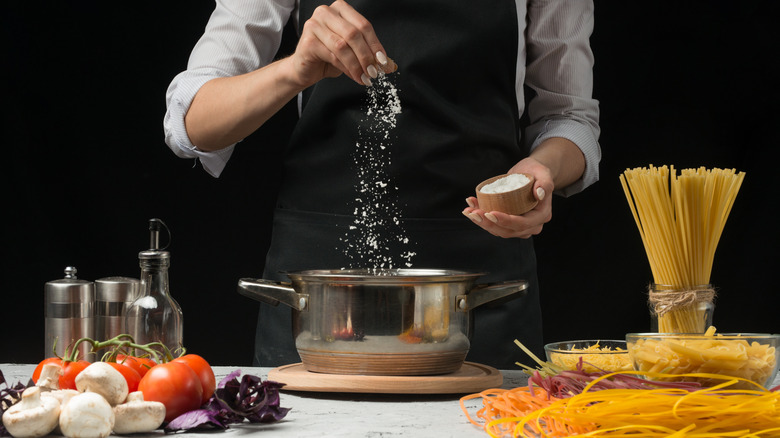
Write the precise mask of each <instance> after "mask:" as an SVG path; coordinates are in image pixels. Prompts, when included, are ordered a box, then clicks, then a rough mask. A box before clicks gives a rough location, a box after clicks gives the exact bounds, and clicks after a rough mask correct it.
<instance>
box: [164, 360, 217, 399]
mask: <svg viewBox="0 0 780 438" xmlns="http://www.w3.org/2000/svg"><path fill="white" fill-rule="evenodd" d="M173 362H181V363H183V364H185V365H187V366H188V367H190V368H192V370H193V371H195V374H197V375H198V378H199V379H200V383H201V385H202V386H203V399H202V400H201V404H204V403H206V402H207V401H209V399H210V398H211V396H212V395H213V394H214V391H215V390H216V389H217V379H216V377H215V376H214V370H212V369H211V365H209V363H208V362H206V359H204V358H202V357H200V356H198V355H197V354H185V355H184V356H181V357H177V358H176V359H174V360H173Z"/></svg>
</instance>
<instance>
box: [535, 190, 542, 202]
mask: <svg viewBox="0 0 780 438" xmlns="http://www.w3.org/2000/svg"><path fill="white" fill-rule="evenodd" d="M536 197H537V198H539V200H540V201H541V200H542V199H544V189H543V188H541V187H537V188H536Z"/></svg>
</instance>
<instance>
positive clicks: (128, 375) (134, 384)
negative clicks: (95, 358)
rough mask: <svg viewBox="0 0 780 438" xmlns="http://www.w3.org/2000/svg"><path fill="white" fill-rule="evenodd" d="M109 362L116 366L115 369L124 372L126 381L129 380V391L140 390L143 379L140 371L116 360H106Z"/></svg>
mask: <svg viewBox="0 0 780 438" xmlns="http://www.w3.org/2000/svg"><path fill="white" fill-rule="evenodd" d="M106 363H107V364H109V365H111V366H112V367H114V369H115V370H117V371H119V372H120V373H122V377H124V378H125V381H126V382H127V391H128V392H135V391H138V383H139V382H140V381H141V375H140V374H138V372H137V371H136V370H134V369H132V368H130V367H129V366H125V365H122V364H121V363H116V362H106Z"/></svg>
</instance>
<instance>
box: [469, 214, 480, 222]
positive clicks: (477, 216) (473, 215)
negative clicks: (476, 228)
mask: <svg viewBox="0 0 780 438" xmlns="http://www.w3.org/2000/svg"><path fill="white" fill-rule="evenodd" d="M469 218H471V220H473V221H474V222H482V217H480V215H478V214H476V213H469Z"/></svg>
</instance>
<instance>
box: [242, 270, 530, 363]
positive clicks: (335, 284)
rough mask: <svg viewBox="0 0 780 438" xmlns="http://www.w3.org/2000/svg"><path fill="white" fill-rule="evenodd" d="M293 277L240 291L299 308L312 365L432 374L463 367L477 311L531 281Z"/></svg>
mask: <svg viewBox="0 0 780 438" xmlns="http://www.w3.org/2000/svg"><path fill="white" fill-rule="evenodd" d="M285 274H286V275H287V276H288V277H289V278H290V280H291V282H290V283H286V282H273V281H267V280H258V279H247V278H244V279H241V280H239V282H238V292H239V293H240V294H242V295H245V296H247V297H249V298H252V299H255V300H258V301H261V302H264V303H267V304H271V305H274V306H275V305H278V304H279V303H283V304H285V305H287V306H289V307H291V308H292V319H293V327H292V330H293V337H294V339H295V347H296V349H297V351H298V354H300V356H301V361H302V363H303V366H304V367H305V368H306V369H307V370H308V371H313V372H322V373H330V374H362V375H383V376H387V375H417V376H419V375H433V374H447V373H452V372H455V371H457V370H458V369H460V367H461V365H462V364H463V361H464V360H465V358H466V353H468V351H469V347H470V344H469V337H470V334H471V329H472V322H471V317H470V316H471V315H470V311H471V310H472V309H474V308H475V307H477V306H480V305H482V304H485V303H487V302H490V301H494V300H497V299H500V298H504V297H509V296H510V295H514V294H519V293H521V292H522V293H523V294H525V291H526V289H527V287H528V282H527V281H525V280H518V281H511V282H505V283H494V284H480V285H475V284H474V283H475V281H476V280H477V278H479V277H481V276H483V275H484V274H483V273H473V272H465V271H452V270H433V269H399V270H385V271H376V270H360V269H357V270H309V271H295V272H287V273H285Z"/></svg>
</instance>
